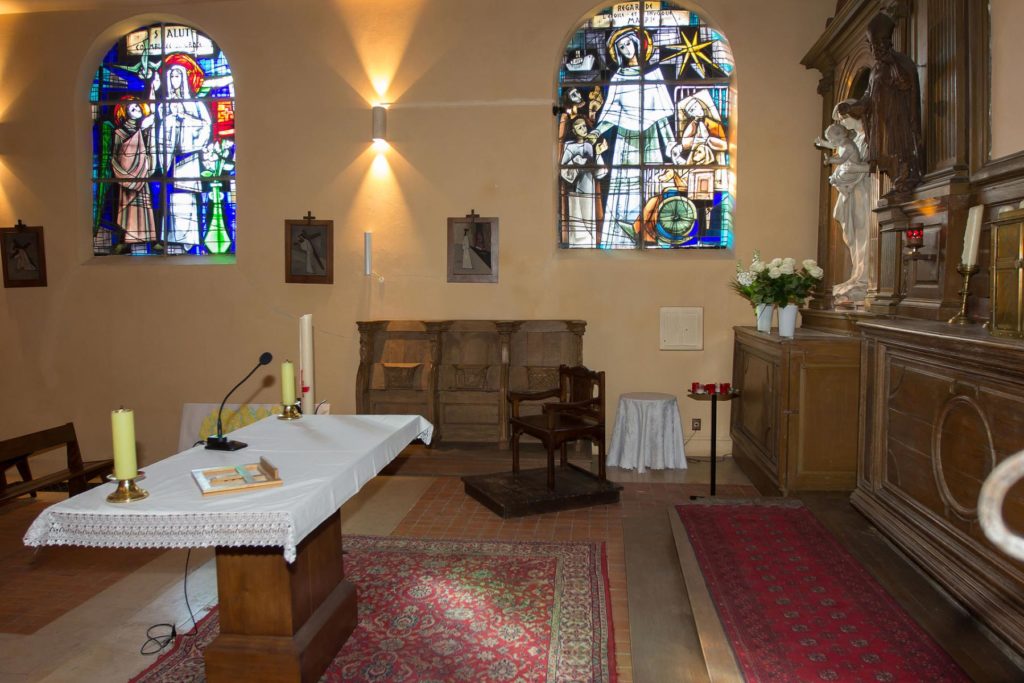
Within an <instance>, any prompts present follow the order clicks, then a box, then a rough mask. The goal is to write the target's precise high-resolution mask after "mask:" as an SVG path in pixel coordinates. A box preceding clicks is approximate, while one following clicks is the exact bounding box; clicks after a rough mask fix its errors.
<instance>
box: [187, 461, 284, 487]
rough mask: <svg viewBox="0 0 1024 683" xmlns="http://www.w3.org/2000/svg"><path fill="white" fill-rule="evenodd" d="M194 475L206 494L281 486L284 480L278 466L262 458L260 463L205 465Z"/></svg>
mask: <svg viewBox="0 0 1024 683" xmlns="http://www.w3.org/2000/svg"><path fill="white" fill-rule="evenodd" d="M192 477H193V478H194V479H195V480H196V484H198V485H199V490H200V491H202V492H203V495H204V496H212V495H216V494H218V493H234V492H235V491H245V490H246V489H256V488H265V487H268V486H280V485H281V484H282V483H283V481H282V480H281V477H280V476H278V473H277V468H276V467H274V466H273V465H271V464H270V463H269V462H267V460H266V458H260V461H259V462H258V463H255V462H254V463H249V464H247V465H233V466H223V467H204V468H202V469H198V470H192Z"/></svg>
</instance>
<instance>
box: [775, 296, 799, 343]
mask: <svg viewBox="0 0 1024 683" xmlns="http://www.w3.org/2000/svg"><path fill="white" fill-rule="evenodd" d="M798 310H800V307H799V306H797V305H796V304H786V305H785V306H783V307H782V308H780V309H779V336H780V337H790V338H792V336H793V335H794V334H796V312H797V311H798Z"/></svg>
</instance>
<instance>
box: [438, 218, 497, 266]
mask: <svg viewBox="0 0 1024 683" xmlns="http://www.w3.org/2000/svg"><path fill="white" fill-rule="evenodd" d="M497 281H498V219H497V218H483V217H481V216H477V215H476V213H474V212H470V213H469V214H468V215H466V216H463V217H461V218H449V219H448V282H497Z"/></svg>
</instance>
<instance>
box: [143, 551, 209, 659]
mask: <svg viewBox="0 0 1024 683" xmlns="http://www.w3.org/2000/svg"><path fill="white" fill-rule="evenodd" d="M191 559H192V549H191V548H189V549H188V552H187V553H186V554H185V579H184V588H183V590H184V592H185V607H187V608H188V616H189V618H191V619H192V629H191V630H190V631H189V632H188V633H183V634H182V637H183V638H184V637H191V636H195V634H196V631H197V630H198V628H199V627H198V625H197V624H196V615H195V614H194V613H193V612H192V605H191V604H189V601H188V563H189V560H191ZM161 631H163V632H161ZM177 636H178V629H177V628H175V626H174V624H153V625H152V626H150V627H149V628H147V629H146V640H145V641H144V642H143V643H142V647H141V648H139V654H143V655H156V654H160V653H161V652H162V651H163V650H164V648H166V647H167V646H168V645H171V644H172V643H174V639H175V638H176V637H177Z"/></svg>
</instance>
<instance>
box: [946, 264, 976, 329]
mask: <svg viewBox="0 0 1024 683" xmlns="http://www.w3.org/2000/svg"><path fill="white" fill-rule="evenodd" d="M956 272H958V273H960V274H961V275H963V276H964V285H963V288H962V289H961V290H960V291H959V292H957V294H959V295H960V312H959V313H957V314H956V315H954V316H953V317H952V318H950V319H949V324H950V325H970V324H971V321H970V320H969V319H968V318H967V297H968V296H970V294H971V292H970V284H971V276H972V275H974V274H975V273H977V272H978V266H977V264H974V265H970V266H969V265H967V264H965V263H961V264H960V265H958V266H957V267H956Z"/></svg>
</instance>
